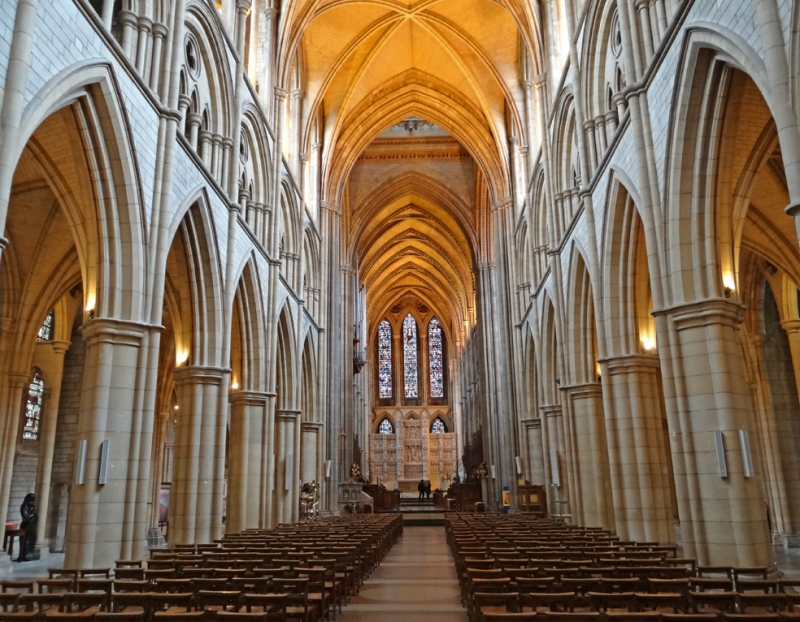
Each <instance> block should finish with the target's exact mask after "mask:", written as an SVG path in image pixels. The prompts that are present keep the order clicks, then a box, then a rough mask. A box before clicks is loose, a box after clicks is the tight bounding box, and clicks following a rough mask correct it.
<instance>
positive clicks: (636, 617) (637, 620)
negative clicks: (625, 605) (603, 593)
mask: <svg viewBox="0 0 800 622" xmlns="http://www.w3.org/2000/svg"><path fill="white" fill-rule="evenodd" d="M606 619H607V620H608V622H660V620H661V614H660V613H659V612H658V611H636V612H630V611H607V612H606Z"/></svg>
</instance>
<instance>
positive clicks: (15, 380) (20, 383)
mask: <svg viewBox="0 0 800 622" xmlns="http://www.w3.org/2000/svg"><path fill="white" fill-rule="evenodd" d="M30 381H31V375H30V374H17V373H13V372H12V373H10V374H8V384H9V385H10V386H11V387H13V388H16V389H21V388H23V387H25V385H26V384H28V383H29V382H30Z"/></svg>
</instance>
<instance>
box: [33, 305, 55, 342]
mask: <svg viewBox="0 0 800 622" xmlns="http://www.w3.org/2000/svg"><path fill="white" fill-rule="evenodd" d="M55 321H56V314H55V311H50V313H48V314H47V317H46V318H44V322H42V327H41V328H40V329H39V334H38V335H37V336H36V339H37V341H53V327H54V326H55Z"/></svg>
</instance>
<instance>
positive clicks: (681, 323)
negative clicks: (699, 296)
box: [652, 298, 744, 330]
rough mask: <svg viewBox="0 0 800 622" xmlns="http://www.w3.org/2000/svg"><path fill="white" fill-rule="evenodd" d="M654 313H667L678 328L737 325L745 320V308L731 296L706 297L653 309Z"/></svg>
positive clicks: (656, 315) (655, 314)
mask: <svg viewBox="0 0 800 622" xmlns="http://www.w3.org/2000/svg"><path fill="white" fill-rule="evenodd" d="M652 315H653V316H655V317H658V316H659V315H667V316H669V317H671V318H672V321H673V322H675V327H676V328H677V329H678V330H685V329H690V328H697V327H699V326H709V325H712V324H728V325H730V326H736V325H738V324H741V323H742V320H744V308H743V307H742V305H741V304H740V303H739V302H736V301H735V300H731V299H729V298H706V299H703V300H696V301H692V302H687V303H683V304H679V305H674V306H672V307H666V308H664V309H659V310H657V311H653V312H652Z"/></svg>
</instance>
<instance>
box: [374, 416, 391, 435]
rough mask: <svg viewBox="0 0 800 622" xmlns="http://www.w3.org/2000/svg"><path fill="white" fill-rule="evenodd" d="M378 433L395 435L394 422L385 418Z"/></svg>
mask: <svg viewBox="0 0 800 622" xmlns="http://www.w3.org/2000/svg"><path fill="white" fill-rule="evenodd" d="M378 433H379V434H394V426H393V425H392V422H391V421H389V420H388V419H387V418H386V417H384V418H383V421H381V424H380V425H379V426H378Z"/></svg>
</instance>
